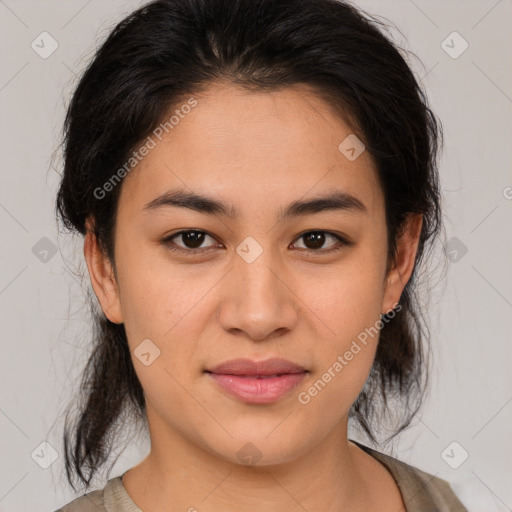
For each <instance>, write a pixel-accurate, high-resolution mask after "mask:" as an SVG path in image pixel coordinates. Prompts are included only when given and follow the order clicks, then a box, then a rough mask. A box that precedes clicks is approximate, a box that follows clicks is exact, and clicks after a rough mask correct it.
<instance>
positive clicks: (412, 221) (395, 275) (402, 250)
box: [382, 213, 423, 313]
mask: <svg viewBox="0 0 512 512" xmlns="http://www.w3.org/2000/svg"><path fill="white" fill-rule="evenodd" d="M422 224H423V215H422V214H419V213H416V214H410V215H409V216H408V217H407V219H406V220H405V224H404V227H403V230H402V232H401V234H400V236H399V238H398V240H397V254H396V257H395V260H394V261H392V262H391V265H390V267H391V268H390V269H389V271H388V274H387V277H386V280H387V284H386V287H385V291H384V298H383V301H382V313H386V312H388V311H390V310H391V309H393V307H394V306H396V305H397V303H398V301H399V300H400V297H401V295H402V291H403V289H404V288H405V285H406V284H407V282H408V281H409V278H410V277H411V274H412V271H413V270H414V261H415V258H416V252H417V250H418V242H419V239H420V234H421V227H422Z"/></svg>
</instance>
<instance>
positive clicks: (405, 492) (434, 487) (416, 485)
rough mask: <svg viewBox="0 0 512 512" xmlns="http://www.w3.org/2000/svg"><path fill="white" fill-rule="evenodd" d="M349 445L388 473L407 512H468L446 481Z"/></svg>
mask: <svg viewBox="0 0 512 512" xmlns="http://www.w3.org/2000/svg"><path fill="white" fill-rule="evenodd" d="M350 441H351V442H352V443H354V444H355V445H357V446H358V447H359V448H361V449H362V450H364V451H365V452H366V453H368V454H369V455H371V456H373V457H374V458H375V459H377V460H378V461H379V462H380V463H381V464H383V465H384V466H385V467H386V468H387V469H388V471H389V472H390V473H391V474H392V476H393V478H394V479H395V481H396V483H397V485H398V487H399V489H400V492H401V493H402V497H403V500H404V503H405V505H406V507H407V512H431V511H434V510H435V511H438V512H467V508H466V507H465V506H464V505H463V504H462V502H461V501H460V500H459V499H458V498H457V496H456V495H455V493H454V492H453V490H452V488H451V487H450V484H449V483H448V482H447V481H446V480H443V479H442V478H439V477H437V476H435V475H431V474H430V473H427V472H425V471H422V470H421V469H418V468H416V467H414V466H411V465H410V464H407V463H405V462H402V461H400V460H398V459H396V458H395V457H392V456H390V455H386V454H384V453H381V452H379V451H377V450H374V449H372V448H369V447H368V446H364V445H362V444H360V443H358V442H357V441H354V440H352V439H351V440H350Z"/></svg>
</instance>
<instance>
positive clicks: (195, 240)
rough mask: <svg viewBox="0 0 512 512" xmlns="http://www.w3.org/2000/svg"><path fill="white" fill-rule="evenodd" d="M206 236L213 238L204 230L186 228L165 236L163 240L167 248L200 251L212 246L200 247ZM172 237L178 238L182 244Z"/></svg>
mask: <svg viewBox="0 0 512 512" xmlns="http://www.w3.org/2000/svg"><path fill="white" fill-rule="evenodd" d="M206 238H211V239H212V240H214V238H213V237H212V236H211V235H209V234H208V233H206V232H205V231H199V230H188V231H180V232H179V233H175V234H174V235H172V236H170V237H167V238H166V239H165V240H164V241H163V242H164V243H165V244H167V245H168V247H169V249H171V250H173V251H182V252H191V251H193V252H200V250H201V249H208V248H209V247H213V246H206V247H201V245H202V244H203V243H204V242H205V240H206ZM174 239H176V240H180V241H181V242H182V244H183V245H180V244H178V243H176V242H175V241H174Z"/></svg>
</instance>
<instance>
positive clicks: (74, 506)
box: [55, 476, 141, 512]
mask: <svg viewBox="0 0 512 512" xmlns="http://www.w3.org/2000/svg"><path fill="white" fill-rule="evenodd" d="M121 478H122V476H117V477H115V478H112V479H110V480H109V481H108V482H107V483H106V485H105V487H104V488H103V489H100V490H96V491H90V492H88V493H86V494H84V495H83V496H79V497H78V498H76V499H74V500H73V501H71V502H70V503H67V504H66V505H64V506H63V507H61V508H59V509H58V510H56V511H55V512H141V510H140V509H139V508H138V507H137V506H136V505H135V503H133V501H132V500H131V499H130V497H129V496H128V494H127V493H126V490H125V488H124V486H123V483H122V480H121Z"/></svg>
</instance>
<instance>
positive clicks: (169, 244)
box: [162, 229, 352, 254]
mask: <svg viewBox="0 0 512 512" xmlns="http://www.w3.org/2000/svg"><path fill="white" fill-rule="evenodd" d="M186 233H202V234H205V235H208V236H209V237H211V238H214V239H215V237H214V236H213V235H210V234H209V233H208V232H206V231H202V230H200V229H187V230H183V231H178V232H177V233H174V234H173V235H171V236H168V237H166V238H164V239H163V240H162V243H163V244H165V245H166V246H167V248H168V249H169V250H170V251H175V252H180V253H184V254H191V253H196V254H197V253H203V252H206V251H208V250H210V249H215V247H211V248H210V247H206V248H202V249H184V248H183V247H179V246H177V245H176V244H175V243H174V242H172V239H173V238H176V237H179V236H180V235H183V234H186ZM312 233H324V234H327V235H331V236H332V237H334V238H335V239H336V240H337V244H335V245H334V247H332V248H331V249H308V248H306V249H301V250H305V251H308V252H312V253H320V254H328V253H331V252H335V251H339V250H341V249H342V248H343V247H346V246H349V245H352V243H351V242H349V241H348V240H346V239H345V238H344V237H342V236H341V235H338V234H336V233H333V232H331V231H322V230H312V231H305V232H303V233H301V234H300V235H299V236H298V237H297V238H296V239H295V240H299V239H300V238H303V237H305V236H306V235H310V234H312Z"/></svg>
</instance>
